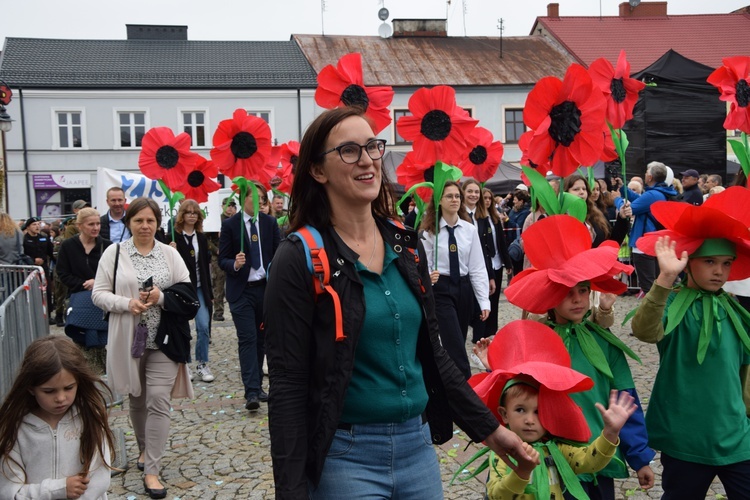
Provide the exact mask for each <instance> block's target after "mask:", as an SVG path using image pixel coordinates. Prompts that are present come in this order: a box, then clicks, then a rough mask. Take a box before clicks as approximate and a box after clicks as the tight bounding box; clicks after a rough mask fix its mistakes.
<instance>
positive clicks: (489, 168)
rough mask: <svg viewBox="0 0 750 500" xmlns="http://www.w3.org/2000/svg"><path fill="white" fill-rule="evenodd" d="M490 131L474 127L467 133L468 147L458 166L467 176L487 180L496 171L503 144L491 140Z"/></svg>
mask: <svg viewBox="0 0 750 500" xmlns="http://www.w3.org/2000/svg"><path fill="white" fill-rule="evenodd" d="M492 139H493V137H492V132H490V131H489V130H487V129H486V128H484V127H476V128H474V130H473V131H472V132H471V134H470V135H469V140H468V148H467V150H466V152H465V153H464V159H463V161H462V162H461V163H459V165H458V168H460V169H461V171H462V172H463V173H464V175H466V176H468V177H473V178H475V179H476V180H478V181H479V182H487V181H488V180H490V179H491V178H492V176H493V175H495V172H497V167H499V166H500V162H501V161H502V159H503V150H504V149H503V144H502V143H501V142H500V141H494V142H493V141H492Z"/></svg>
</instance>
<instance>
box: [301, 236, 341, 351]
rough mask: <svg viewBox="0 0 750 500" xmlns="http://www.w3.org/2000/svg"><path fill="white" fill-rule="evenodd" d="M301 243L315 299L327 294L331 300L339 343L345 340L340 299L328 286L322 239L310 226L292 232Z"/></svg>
mask: <svg viewBox="0 0 750 500" xmlns="http://www.w3.org/2000/svg"><path fill="white" fill-rule="evenodd" d="M292 234H294V235H296V236H297V237H298V238H299V240H300V241H301V242H302V246H303V247H304V248H305V259H306V260H307V268H308V270H309V271H310V273H311V274H312V277H313V289H314V290H315V298H316V299H317V297H318V295H320V294H323V293H328V294H329V295H330V296H331V299H333V311H334V315H335V319H336V341H337V342H341V341H342V340H344V338H346V336H345V335H344V317H343V315H342V313H341V299H340V298H339V294H338V293H337V292H336V290H334V289H333V287H332V286H331V284H330V280H331V267H330V265H329V263H328V254H326V249H325V247H324V245H323V237H322V236H321V235H320V232H319V231H318V230H317V229H315V228H314V227H312V226H310V225H306V226H304V227H302V228H300V229H299V230H297V231H295V232H293V233H292Z"/></svg>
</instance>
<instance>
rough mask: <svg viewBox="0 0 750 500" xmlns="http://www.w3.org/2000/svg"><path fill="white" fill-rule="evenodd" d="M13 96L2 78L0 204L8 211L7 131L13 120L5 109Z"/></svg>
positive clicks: (0, 97)
mask: <svg viewBox="0 0 750 500" xmlns="http://www.w3.org/2000/svg"><path fill="white" fill-rule="evenodd" d="M12 97H13V92H12V91H11V90H10V87H8V85H7V84H6V83H5V82H4V81H2V80H0V140H2V142H3V150H2V152H3V157H2V158H0V160H2V163H0V167H2V177H1V178H0V183H2V185H0V205H2V207H3V208H4V209H5V212H6V213H7V212H8V196H7V193H8V162H7V160H6V158H7V156H6V150H5V133H6V132H10V130H11V129H12V128H13V120H12V119H11V118H10V115H9V114H8V113H7V112H6V111H5V106H6V105H8V104H10V101H11V98H12Z"/></svg>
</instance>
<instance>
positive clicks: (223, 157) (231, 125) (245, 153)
mask: <svg viewBox="0 0 750 500" xmlns="http://www.w3.org/2000/svg"><path fill="white" fill-rule="evenodd" d="M213 145H214V147H213V149H212V150H211V159H212V160H213V161H214V163H216V167H217V168H218V169H219V171H220V172H221V173H223V174H224V175H226V176H227V177H229V178H230V179H234V178H235V177H238V176H242V177H245V178H246V179H254V180H259V181H261V182H267V181H268V179H269V178H270V175H269V174H268V172H267V171H266V170H267V169H266V168H265V167H266V163H267V162H268V157H269V155H270V154H271V129H270V127H269V126H268V124H267V123H266V122H265V121H264V120H263V119H261V118H258V117H257V116H253V115H248V114H247V111H245V110H244V109H237V110H235V112H234V114H233V115H232V119H231V120H222V121H221V122H220V123H219V127H218V128H217V129H216V132H214V139H213Z"/></svg>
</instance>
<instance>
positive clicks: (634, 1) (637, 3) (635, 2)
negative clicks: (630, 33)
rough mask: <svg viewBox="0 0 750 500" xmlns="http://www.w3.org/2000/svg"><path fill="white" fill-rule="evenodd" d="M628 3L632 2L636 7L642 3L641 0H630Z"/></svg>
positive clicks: (632, 5)
mask: <svg viewBox="0 0 750 500" xmlns="http://www.w3.org/2000/svg"><path fill="white" fill-rule="evenodd" d="M628 3H629V4H630V7H632V8H634V9H635V8H636V7H638V5H639V4H640V3H641V0H628Z"/></svg>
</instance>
